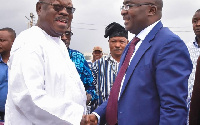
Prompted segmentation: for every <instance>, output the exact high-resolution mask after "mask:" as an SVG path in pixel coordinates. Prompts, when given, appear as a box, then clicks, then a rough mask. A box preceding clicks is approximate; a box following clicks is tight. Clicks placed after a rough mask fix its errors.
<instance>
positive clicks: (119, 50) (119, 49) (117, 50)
mask: <svg viewBox="0 0 200 125" xmlns="http://www.w3.org/2000/svg"><path fill="white" fill-rule="evenodd" d="M114 51H122V49H118V48H117V49H114Z"/></svg>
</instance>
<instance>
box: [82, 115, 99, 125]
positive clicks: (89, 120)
mask: <svg viewBox="0 0 200 125" xmlns="http://www.w3.org/2000/svg"><path fill="white" fill-rule="evenodd" d="M97 123H98V119H97V117H96V115H94V114H89V115H83V117H82V119H81V123H80V125H97Z"/></svg>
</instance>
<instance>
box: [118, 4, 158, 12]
mask: <svg viewBox="0 0 200 125" xmlns="http://www.w3.org/2000/svg"><path fill="white" fill-rule="evenodd" d="M143 5H151V6H152V5H154V4H152V3H141V4H126V5H123V6H121V8H120V10H121V11H122V10H129V9H130V8H131V7H134V6H135V7H139V6H143Z"/></svg>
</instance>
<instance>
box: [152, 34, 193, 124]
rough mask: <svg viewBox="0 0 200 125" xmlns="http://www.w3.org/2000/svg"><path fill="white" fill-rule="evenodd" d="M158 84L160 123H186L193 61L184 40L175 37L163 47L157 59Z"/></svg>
mask: <svg viewBox="0 0 200 125" xmlns="http://www.w3.org/2000/svg"><path fill="white" fill-rule="evenodd" d="M155 66H156V67H155V69H156V75H155V77H156V78H155V79H156V85H157V89H158V94H159V97H160V125H167V124H168V125H178V124H179V125H184V124H185V122H186V117H187V104H186V98H187V95H188V78H189V75H190V73H191V70H192V63H191V60H190V57H189V53H188V50H187V48H186V46H185V44H184V42H183V41H181V40H180V39H173V38H172V40H171V41H170V42H168V43H167V44H165V45H164V47H161V49H160V51H159V54H158V55H157V59H156V65H155Z"/></svg>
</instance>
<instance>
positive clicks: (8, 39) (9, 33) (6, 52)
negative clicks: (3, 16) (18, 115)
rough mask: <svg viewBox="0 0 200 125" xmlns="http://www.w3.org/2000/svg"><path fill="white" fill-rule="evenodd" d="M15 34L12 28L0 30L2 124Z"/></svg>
mask: <svg viewBox="0 0 200 125" xmlns="http://www.w3.org/2000/svg"><path fill="white" fill-rule="evenodd" d="M15 37H16V33H15V31H14V30H13V29H12V28H2V29H0V122H4V115H5V104H6V98H7V93H8V66H7V62H8V59H9V57H10V50H11V47H12V44H13V42H14V40H15Z"/></svg>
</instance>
